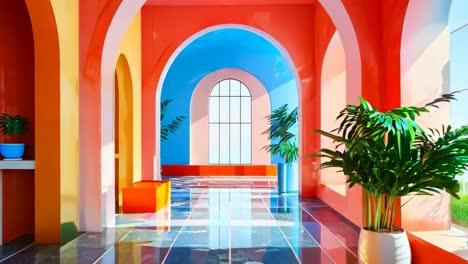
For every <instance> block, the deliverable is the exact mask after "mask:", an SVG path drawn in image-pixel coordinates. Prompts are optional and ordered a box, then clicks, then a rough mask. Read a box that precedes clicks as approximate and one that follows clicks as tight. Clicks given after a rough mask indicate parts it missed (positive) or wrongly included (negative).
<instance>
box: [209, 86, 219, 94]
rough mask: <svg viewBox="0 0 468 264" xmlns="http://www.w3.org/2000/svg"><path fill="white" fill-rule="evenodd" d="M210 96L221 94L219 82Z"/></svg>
mask: <svg viewBox="0 0 468 264" xmlns="http://www.w3.org/2000/svg"><path fill="white" fill-rule="evenodd" d="M210 96H219V83H217V84H216V85H215V87H214V88H213V90H211V94H210Z"/></svg>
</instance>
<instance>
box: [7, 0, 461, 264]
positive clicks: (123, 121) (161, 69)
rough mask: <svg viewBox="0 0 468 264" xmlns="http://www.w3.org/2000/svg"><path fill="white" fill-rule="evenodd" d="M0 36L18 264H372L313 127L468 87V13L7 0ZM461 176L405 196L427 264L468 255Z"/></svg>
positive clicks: (265, 2)
mask: <svg viewBox="0 0 468 264" xmlns="http://www.w3.org/2000/svg"><path fill="white" fill-rule="evenodd" d="M0 37H1V43H0V262H1V263H80V264H81V263H358V258H359V254H360V253H359V250H358V244H359V236H360V232H361V231H362V230H364V228H363V227H367V225H368V224H369V222H370V221H369V220H368V219H367V218H366V214H368V212H369V211H372V208H373V207H372V205H371V204H370V202H368V193H367V192H366V191H365V190H363V188H361V186H358V185H359V184H358V185H356V186H354V187H352V188H348V187H350V186H349V182H347V180H348V179H349V178H348V176H349V175H348V176H347V175H344V174H343V172H338V171H337V170H334V169H324V170H320V169H319V167H320V163H321V162H324V161H325V158H324V157H322V158H320V157H316V156H315V157H310V156H309V154H316V153H317V152H318V151H319V149H323V148H330V149H333V148H334V150H336V151H339V150H341V149H342V147H335V145H334V144H335V143H334V142H333V140H327V139H326V138H325V137H323V136H320V134H318V133H313V132H312V131H313V130H317V129H322V130H325V131H333V130H334V129H336V128H337V127H338V126H339V125H340V123H339V122H338V121H337V119H336V117H337V116H338V115H339V113H340V111H341V110H342V109H343V108H345V107H346V105H350V104H353V105H354V104H359V103H360V101H359V99H358V98H359V97H360V96H361V97H363V98H364V99H365V100H367V101H368V102H369V103H370V104H372V106H373V107H375V108H376V109H378V110H379V111H382V112H384V111H389V110H391V109H394V108H398V107H405V106H423V105H425V104H427V103H428V102H431V101H432V100H434V99H435V98H438V97H440V96H441V95H442V94H447V93H451V92H455V91H460V90H463V89H466V88H468V78H467V76H468V74H467V73H468V48H467V47H468V1H466V0H380V1H377V0H0ZM456 99H457V100H456V101H452V102H450V103H449V104H448V103H447V104H442V105H441V106H440V107H439V108H438V109H437V111H434V112H432V111H431V112H430V113H425V114H424V115H422V116H421V117H418V118H417V119H416V121H417V122H418V123H419V124H420V125H421V127H422V129H428V128H431V127H437V128H439V127H441V126H442V125H443V126H444V127H447V125H450V126H451V127H453V128H454V129H456V128H460V127H464V126H466V125H467V124H468V115H467V114H466V113H467V110H468V107H467V106H468V92H460V93H457V94H456ZM275 122H277V123H275ZM275 128H276V131H275V132H277V134H278V135H280V136H275V135H276V134H275V133H274V132H272V130H273V129H275ZM422 129H421V130H422ZM412 137H413V138H414V135H412ZM461 151H463V150H461ZM454 177H455V176H454ZM456 181H457V182H458V184H457V187H459V188H458V189H457V188H453V189H456V191H457V192H456V193H457V195H459V198H460V199H456V198H454V197H451V196H450V194H449V193H447V192H444V191H442V192H441V193H440V194H439V193H437V194H435V195H431V196H428V195H424V196H419V195H418V196H416V195H413V194H411V195H405V196H402V197H401V198H400V197H399V198H398V199H395V201H394V202H395V204H396V206H395V208H394V209H393V210H394V211H393V212H392V213H391V219H392V221H394V222H393V223H394V225H395V226H396V227H398V228H401V229H402V230H405V232H406V233H407V237H408V239H409V244H410V246H411V261H412V263H416V264H419V263H439V262H438V261H442V260H443V261H449V262H447V263H453V264H457V263H466V261H467V260H468V231H467V230H468V173H466V172H465V174H464V175H463V174H460V175H457V177H456ZM401 205H404V206H403V207H402V206H401ZM389 218H390V216H389ZM440 263H442V262H440ZM372 264H373V263H372ZM376 264H378V263H376Z"/></svg>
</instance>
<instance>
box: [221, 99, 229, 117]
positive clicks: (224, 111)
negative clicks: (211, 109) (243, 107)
mask: <svg viewBox="0 0 468 264" xmlns="http://www.w3.org/2000/svg"><path fill="white" fill-rule="evenodd" d="M219 100H220V102H219V103H220V111H219V121H220V122H222V123H228V122H229V97H220V98H219Z"/></svg>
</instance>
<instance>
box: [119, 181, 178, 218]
mask: <svg viewBox="0 0 468 264" xmlns="http://www.w3.org/2000/svg"><path fill="white" fill-rule="evenodd" d="M170 203H171V182H170V181H141V182H136V183H134V184H133V185H131V186H129V187H127V188H123V190H122V212H123V213H155V212H157V211H159V210H161V209H162V208H164V207H166V206H167V205H170Z"/></svg>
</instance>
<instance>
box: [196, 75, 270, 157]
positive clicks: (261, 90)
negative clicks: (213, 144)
mask: <svg viewBox="0 0 468 264" xmlns="http://www.w3.org/2000/svg"><path fill="white" fill-rule="evenodd" d="M228 78H232V79H236V80H239V81H241V82H243V83H244V84H245V86H247V88H248V89H249V91H250V94H251V96H252V165H265V164H270V155H269V154H268V153H267V152H265V151H264V150H262V147H263V146H265V145H268V144H269V140H268V137H267V136H266V135H261V133H262V132H263V131H265V129H266V128H267V127H268V122H267V120H266V118H265V116H267V115H268V114H269V113H270V97H269V95H268V92H267V90H266V89H265V86H263V84H262V83H261V82H260V81H259V80H258V79H257V78H255V77H254V76H253V75H252V74H250V73H248V72H245V71H242V70H239V69H233V68H225V69H221V70H218V71H215V72H212V73H210V74H208V75H207V76H205V77H204V78H203V79H202V80H201V81H200V82H199V83H198V84H197V86H196V87H195V90H194V91H193V94H192V100H191V103H190V164H191V165H205V164H208V156H209V153H208V144H209V142H208V140H209V139H208V136H207V135H208V111H209V109H208V106H209V104H208V98H209V95H210V92H211V89H212V88H213V86H215V84H216V83H218V82H220V81H222V80H224V79H228Z"/></svg>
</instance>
